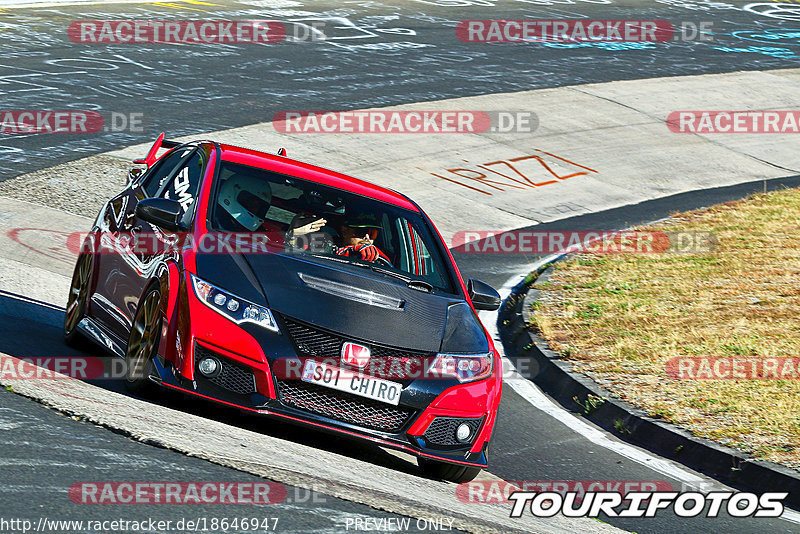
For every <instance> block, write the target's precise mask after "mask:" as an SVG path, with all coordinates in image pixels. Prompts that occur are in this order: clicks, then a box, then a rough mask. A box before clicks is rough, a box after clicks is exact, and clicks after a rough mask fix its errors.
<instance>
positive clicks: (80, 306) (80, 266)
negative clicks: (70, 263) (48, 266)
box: [64, 254, 93, 349]
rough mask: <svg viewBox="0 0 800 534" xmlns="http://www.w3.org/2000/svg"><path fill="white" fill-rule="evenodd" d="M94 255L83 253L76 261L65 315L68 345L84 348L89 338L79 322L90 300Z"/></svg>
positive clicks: (65, 332) (65, 338)
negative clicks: (80, 327)
mask: <svg viewBox="0 0 800 534" xmlns="http://www.w3.org/2000/svg"><path fill="white" fill-rule="evenodd" d="M92 263H93V262H92V256H90V255H89V254H81V256H80V257H78V261H77V262H76V263H75V271H74V273H73V274H72V283H71V284H70V286H69V296H68V297H67V311H66V314H65V315H64V341H65V342H66V344H67V345H69V346H71V347H74V348H78V349H82V348H85V347H86V346H87V345H88V339H86V337H85V336H84V335H83V333H82V332H81V331H80V330H79V329H78V323H80V322H81V319H83V318H84V317H85V316H86V303H87V302H88V300H89V286H90V284H91V280H92Z"/></svg>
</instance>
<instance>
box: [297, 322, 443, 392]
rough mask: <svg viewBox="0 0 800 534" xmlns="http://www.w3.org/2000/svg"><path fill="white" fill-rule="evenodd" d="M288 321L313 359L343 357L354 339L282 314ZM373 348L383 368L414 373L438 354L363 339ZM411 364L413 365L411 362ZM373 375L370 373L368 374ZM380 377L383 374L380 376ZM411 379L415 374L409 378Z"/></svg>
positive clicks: (302, 350)
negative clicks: (347, 345) (345, 345)
mask: <svg viewBox="0 0 800 534" xmlns="http://www.w3.org/2000/svg"><path fill="white" fill-rule="evenodd" d="M282 317H283V320H284V322H285V323H286V328H287V330H288V333H289V337H290V338H291V339H292V341H293V342H294V344H295V347H297V350H298V352H300V353H301V354H303V355H305V356H310V357H312V358H331V359H334V360H337V361H338V360H339V358H340V357H341V354H342V345H343V344H344V342H345V341H356V342H358V340H351V339H348V338H346V337H344V336H341V335H339V334H335V333H332V332H327V331H325V330H321V329H319V328H316V327H314V326H311V325H308V324H305V323H301V322H299V321H297V320H295V319H292V318H290V317H286V316H282ZM361 343H363V344H364V345H367V346H368V347H369V348H370V352H371V356H370V360H371V361H373V362H375V363H380V365H379V366H377V367H376V368H377V369H383V370H387V372H388V370H393V369H401V370H409V369H410V370H412V371H409V372H411V373H414V372H417V373H419V372H421V371H422V370H423V369H426V368H427V364H428V363H430V362H431V361H432V360H433V358H434V357H435V354H434V353H431V352H425V351H420V350H413V349H404V348H399V347H389V346H386V345H377V344H374V343H369V342H361ZM409 363H410V365H409ZM367 374H370V373H367ZM376 376H379V374H378V375H376ZM386 378H404V377H402V376H396V374H395V376H386ZM406 378H411V376H409V377H406Z"/></svg>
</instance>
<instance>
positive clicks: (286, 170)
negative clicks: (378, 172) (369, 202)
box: [219, 144, 419, 212]
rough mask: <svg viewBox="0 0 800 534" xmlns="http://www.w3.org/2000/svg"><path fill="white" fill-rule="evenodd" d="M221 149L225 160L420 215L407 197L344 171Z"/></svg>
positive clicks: (227, 147) (250, 151) (231, 148)
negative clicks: (315, 183)
mask: <svg viewBox="0 0 800 534" xmlns="http://www.w3.org/2000/svg"><path fill="white" fill-rule="evenodd" d="M219 146H220V148H221V149H222V161H229V162H231V163H239V164H241V165H249V166H251V167H256V168H259V169H265V170H269V171H274V172H278V173H281V174H286V175H288V176H293V177H296V178H302V179H305V180H309V181H312V182H317V183H320V184H323V185H328V186H331V187H336V188H338V189H342V190H344V191H349V192H351V193H356V194H358V195H362V196H365V197H369V198H372V199H375V200H380V201H382V202H387V203H389V204H393V205H395V206H398V207H401V208H405V209H408V210H411V211H416V212H419V208H418V207H417V206H416V205H415V204H414V203H413V202H411V200H410V199H409V198H408V197H406V196H405V195H402V194H400V193H398V192H397V191H393V190H391V189H387V188H385V187H381V186H379V185H375V184H373V183H370V182H367V181H365V180H359V179H358V178H353V177H352V176H348V175H346V174H342V173H340V172H336V171H332V170H330V169H325V168H323V167H317V166H316V165H311V164H309V163H304V162H302V161H297V160H294V159H291V158H287V157H286V156H277V155H273V154H267V153H265V152H260V151H258V150H253V149H250V148H242V147H238V146H234V145H226V144H220V145H219Z"/></svg>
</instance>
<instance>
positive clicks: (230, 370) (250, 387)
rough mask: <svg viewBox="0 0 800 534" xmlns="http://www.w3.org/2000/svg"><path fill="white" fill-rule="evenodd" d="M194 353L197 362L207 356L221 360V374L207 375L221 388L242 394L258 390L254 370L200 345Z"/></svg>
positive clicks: (208, 378) (196, 346)
mask: <svg viewBox="0 0 800 534" xmlns="http://www.w3.org/2000/svg"><path fill="white" fill-rule="evenodd" d="M194 354H195V362H199V361H200V359H201V358H204V357H207V356H212V357H214V358H215V359H217V360H218V361H219V362H220V364H221V370H220V372H219V374H218V375H216V376H213V377H205V378H206V379H207V380H209V381H211V382H212V383H214V384H216V385H217V386H219V387H221V388H224V389H227V390H228V391H233V392H234V393H239V394H240V395H249V394H250V393H255V392H256V384H255V378H254V377H255V375H253V371H252V370H250V369H249V368H247V367H246V366H244V365H240V364H238V363H234V362H232V361H231V360H228V359H227V358H225V357H224V356H220V355H219V354H217V353H215V352H213V351H210V350H208V349H207V348H205V347H203V346H200V345H195V353H194ZM200 376H203V375H200Z"/></svg>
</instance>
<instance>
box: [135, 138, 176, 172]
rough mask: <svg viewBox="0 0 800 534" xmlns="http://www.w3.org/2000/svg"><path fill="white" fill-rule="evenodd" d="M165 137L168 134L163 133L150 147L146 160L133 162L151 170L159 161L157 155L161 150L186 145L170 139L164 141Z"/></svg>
mask: <svg viewBox="0 0 800 534" xmlns="http://www.w3.org/2000/svg"><path fill="white" fill-rule="evenodd" d="M165 136H166V133H164V132H161V135H159V136H158V138H157V139H156V142H155V143H153V146H152V147H150V151H149V152H148V153H147V156H145V158H144V159H135V160H133V162H134V163H138V164H142V165H147V168H148V169H149V168H150V167H151V166H152V165H153V163H155V162H156V160H157V159H158V157H157V156H156V154H158V150H159V149H160V148H175V147H176V146H181V145H182V144H184V143H180V142H178V141H170V140H168V139H164V137H165Z"/></svg>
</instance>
